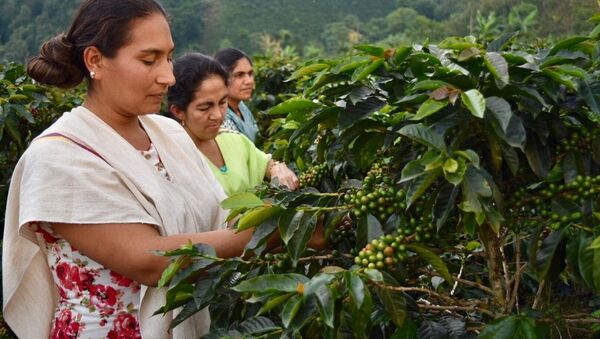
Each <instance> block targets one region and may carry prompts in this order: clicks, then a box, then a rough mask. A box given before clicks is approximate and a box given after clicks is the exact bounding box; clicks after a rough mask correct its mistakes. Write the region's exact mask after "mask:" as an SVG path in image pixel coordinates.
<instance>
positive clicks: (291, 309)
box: [280, 295, 303, 328]
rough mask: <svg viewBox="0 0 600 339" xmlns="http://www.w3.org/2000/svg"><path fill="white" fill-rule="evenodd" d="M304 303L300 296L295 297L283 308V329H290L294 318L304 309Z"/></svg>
mask: <svg viewBox="0 0 600 339" xmlns="http://www.w3.org/2000/svg"><path fill="white" fill-rule="evenodd" d="M302 304H303V301H302V297H300V296H299V295H295V296H293V297H291V298H290V299H289V300H288V301H287V302H286V303H285V306H283V310H281V316H280V317H281V322H282V323H283V327H285V328H288V327H289V326H290V323H291V322H292V320H294V317H295V316H296V314H297V313H298V311H299V310H300V307H302Z"/></svg>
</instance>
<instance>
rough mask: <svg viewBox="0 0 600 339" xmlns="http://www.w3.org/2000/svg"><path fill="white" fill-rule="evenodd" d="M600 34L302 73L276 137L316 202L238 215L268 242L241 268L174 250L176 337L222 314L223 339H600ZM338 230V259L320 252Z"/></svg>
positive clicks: (434, 50)
mask: <svg viewBox="0 0 600 339" xmlns="http://www.w3.org/2000/svg"><path fill="white" fill-rule="evenodd" d="M599 33H600V28H596V29H595V30H594V31H593V32H592V33H591V34H590V35H589V36H575V37H571V38H568V39H566V40H563V41H560V42H558V43H556V44H554V45H552V46H550V47H548V48H543V49H536V48H531V49H523V48H516V47H514V46H513V45H512V44H511V41H513V39H514V37H515V35H514V34H505V35H503V36H501V37H499V38H498V39H496V40H493V41H491V42H487V40H486V41H480V40H478V39H476V38H473V37H470V36H469V37H464V38H459V37H451V38H447V39H445V40H443V41H441V42H440V43H439V44H437V45H434V44H429V43H424V44H422V45H413V46H401V47H397V48H394V49H384V48H380V47H377V46H358V47H356V53H354V54H352V55H348V56H345V57H340V58H337V59H332V60H316V61H313V62H311V63H307V64H305V65H304V66H303V67H301V68H299V69H297V70H296V71H295V72H294V73H293V74H292V75H291V76H290V79H289V80H290V81H295V82H296V83H297V84H298V85H297V88H298V89H299V90H298V91H299V92H300V93H299V94H298V95H297V96H296V97H294V98H291V99H289V100H286V101H284V102H282V103H280V104H279V105H277V106H276V107H274V108H272V109H271V110H270V111H269V114H270V115H272V116H274V117H278V119H280V120H278V121H277V124H275V125H273V126H271V128H270V131H271V132H272V134H271V137H270V139H269V140H270V141H271V142H273V143H279V144H281V145H284V146H285V147H280V148H278V149H277V150H276V152H278V154H277V155H278V156H279V157H281V158H283V159H285V160H286V161H287V162H289V163H291V164H293V165H295V166H296V168H298V169H301V170H303V173H302V174H301V176H300V177H301V182H302V185H301V189H300V190H299V191H296V192H289V191H285V190H282V189H280V188H279V187H277V185H275V184H268V185H264V186H261V187H259V188H257V189H256V191H255V192H254V193H249V192H246V193H241V194H237V195H234V196H231V197H229V198H228V199H227V200H225V201H224V202H223V207H224V208H228V209H230V210H231V215H230V218H231V220H236V227H237V228H238V229H239V230H245V229H249V228H253V227H254V228H255V230H254V236H253V238H252V240H251V241H250V243H249V244H248V245H247V247H246V250H245V252H244V254H243V255H242V256H241V257H237V258H232V259H228V260H225V259H222V258H218V257H216V256H215V254H214V250H213V249H212V248H210V247H208V246H206V245H202V244H196V245H193V244H189V245H187V246H184V247H182V248H181V249H179V250H176V251H172V252H169V253H165V255H168V256H171V257H172V258H173V264H172V265H171V266H169V268H168V269H167V270H166V271H165V273H164V275H163V279H161V283H160V285H161V286H166V287H167V288H168V290H169V292H168V295H167V300H166V305H165V306H164V307H163V308H162V309H161V310H159V311H158V312H157V313H161V312H165V311H168V310H171V309H174V308H177V307H183V308H182V311H181V313H179V316H178V317H177V318H176V319H175V321H174V322H173V324H172V326H177V324H178V323H180V322H181V321H182V320H184V319H185V318H187V317H189V316H190V315H191V314H193V313H195V312H197V311H198V310H200V309H202V308H204V307H209V309H210V311H211V316H212V319H213V324H212V326H211V332H210V333H209V334H208V335H207V336H206V338H221V337H248V338H249V337H260V338H280V337H282V338H300V337H306V338H317V337H319V338H321V337H322V338H417V337H418V338H469V337H475V336H479V337H481V338H547V337H559V336H563V335H567V334H568V335H570V336H576V335H583V336H591V335H592V333H593V331H595V330H597V329H598V328H599V325H600V319H599V318H598V313H599V312H597V311H596V310H597V309H598V302H599V301H600V299H598V298H597V297H596V295H597V293H598V292H600V240H597V239H600V238H598V236H600V221H599V219H600V206H599V200H598V193H599V192H600V138H598V128H599V127H600V126H599V122H600V96H599V94H600V69H599V64H600V57H599V56H600V47H599V44H598V38H599V36H600V34H599ZM307 164H315V165H307ZM325 169H326V170H325ZM321 227H322V228H324V230H325V234H326V236H327V239H329V246H328V247H327V248H326V249H324V250H314V249H311V248H308V247H307V243H308V240H309V238H310V235H311V234H312V232H313V231H314V230H316V229H319V228H321ZM273 234H278V237H279V238H280V239H281V241H280V242H281V246H280V247H279V248H277V249H270V248H267V245H266V244H267V239H269V238H270V237H271V236H272V235H273ZM182 262H185V263H187V264H186V265H183V266H182V264H181V263H182ZM200 270H201V271H203V272H204V273H203V275H202V277H201V278H200V279H197V280H194V279H191V277H193V276H194V274H195V273H196V272H197V271H200ZM575 297H578V298H575Z"/></svg>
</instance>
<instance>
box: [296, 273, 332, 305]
mask: <svg viewBox="0 0 600 339" xmlns="http://www.w3.org/2000/svg"><path fill="white" fill-rule="evenodd" d="M333 280H335V276H334V275H332V274H326V273H319V274H317V275H315V276H314V277H312V279H310V281H308V282H307V283H306V284H304V292H303V297H304V299H307V298H309V297H311V296H313V295H314V294H315V293H317V291H318V290H319V289H320V288H321V287H322V286H326V285H328V284H330V283H331V282H332V281H333Z"/></svg>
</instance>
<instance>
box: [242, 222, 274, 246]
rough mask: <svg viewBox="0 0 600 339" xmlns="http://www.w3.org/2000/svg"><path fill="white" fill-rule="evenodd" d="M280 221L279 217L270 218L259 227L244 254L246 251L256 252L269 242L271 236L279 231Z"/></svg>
mask: <svg viewBox="0 0 600 339" xmlns="http://www.w3.org/2000/svg"><path fill="white" fill-rule="evenodd" d="M278 219H279V218H278V217H274V218H270V219H267V220H266V221H265V222H263V223H262V224H261V225H260V226H257V227H256V228H255V229H254V233H253V234H252V239H250V242H248V243H247V244H246V248H245V250H244V252H245V251H246V250H255V249H256V248H257V247H259V246H261V245H262V244H264V243H265V242H267V240H268V239H269V237H270V236H271V234H273V232H275V230H276V229H277V224H278ZM257 254H258V253H257Z"/></svg>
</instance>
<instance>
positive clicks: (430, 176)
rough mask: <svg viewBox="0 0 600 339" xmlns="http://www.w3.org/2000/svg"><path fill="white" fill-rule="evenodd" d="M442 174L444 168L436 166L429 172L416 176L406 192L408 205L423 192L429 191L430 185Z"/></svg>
mask: <svg viewBox="0 0 600 339" xmlns="http://www.w3.org/2000/svg"><path fill="white" fill-rule="evenodd" d="M440 175H442V169H441V168H436V169H434V170H432V171H429V172H427V174H425V175H422V176H420V177H418V178H415V179H414V180H413V181H411V183H410V185H409V187H408V191H407V192H406V205H407V206H408V207H410V206H411V205H412V204H413V203H414V202H415V201H417V199H419V198H420V197H421V196H422V195H423V193H425V192H426V191H427V189H428V188H429V186H431V184H433V183H434V182H435V181H436V180H437V179H438V178H439V177H440Z"/></svg>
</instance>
